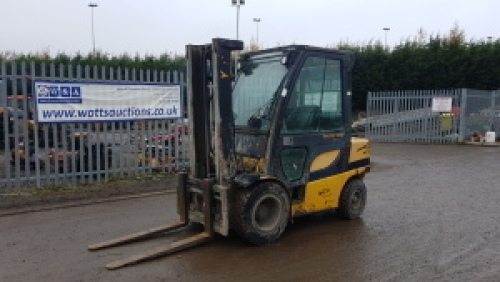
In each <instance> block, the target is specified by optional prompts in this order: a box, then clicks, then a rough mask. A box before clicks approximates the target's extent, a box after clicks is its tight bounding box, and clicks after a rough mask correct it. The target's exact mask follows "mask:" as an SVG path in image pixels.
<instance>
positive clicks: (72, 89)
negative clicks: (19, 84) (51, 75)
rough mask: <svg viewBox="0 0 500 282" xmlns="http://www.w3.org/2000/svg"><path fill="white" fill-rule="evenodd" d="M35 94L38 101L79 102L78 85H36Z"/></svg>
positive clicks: (79, 90) (79, 88)
mask: <svg viewBox="0 0 500 282" xmlns="http://www.w3.org/2000/svg"><path fill="white" fill-rule="evenodd" d="M36 95H37V98H38V102H39V103H49V104H50V103H79V104H80V103H81V102H82V99H81V98H82V89H81V87H80V86H65V85H64V86H58V85H50V84H49V85H47V84H41V85H37V89H36Z"/></svg>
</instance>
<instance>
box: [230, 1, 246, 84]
mask: <svg viewBox="0 0 500 282" xmlns="http://www.w3.org/2000/svg"><path fill="white" fill-rule="evenodd" d="M231 3H233V6H236V40H239V39H240V6H241V5H245V0H231ZM236 57H237V56H236ZM236 60H237V59H236V58H235V62H234V75H235V76H236V74H237V73H238V64H237V63H236Z"/></svg>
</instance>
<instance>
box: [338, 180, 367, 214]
mask: <svg viewBox="0 0 500 282" xmlns="http://www.w3.org/2000/svg"><path fill="white" fill-rule="evenodd" d="M365 205H366V187H365V184H364V183H363V181H362V180H361V179H354V180H352V181H350V182H349V183H348V184H347V186H346V187H344V189H343V191H342V193H341V194H340V200H339V207H338V209H337V213H338V214H339V215H340V216H341V217H342V218H344V219H348V220H352V219H357V218H359V217H360V216H361V214H362V213H363V211H364V210H365Z"/></svg>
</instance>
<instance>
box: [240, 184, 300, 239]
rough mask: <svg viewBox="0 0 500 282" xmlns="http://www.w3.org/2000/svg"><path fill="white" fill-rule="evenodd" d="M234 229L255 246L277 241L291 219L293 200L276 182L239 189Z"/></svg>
mask: <svg viewBox="0 0 500 282" xmlns="http://www.w3.org/2000/svg"><path fill="white" fill-rule="evenodd" d="M235 209H236V211H235V213H234V214H233V215H234V216H235V217H236V218H235V220H234V222H235V223H236V224H235V225H236V226H235V229H236V231H237V232H238V234H239V235H240V236H241V237H242V238H243V239H245V240H247V241H248V242H250V243H251V244H254V245H264V244H269V243H272V242H273V241H275V240H277V239H278V238H279V237H280V236H281V234H282V233H283V231H284V230H285V227H286V226H287V224H288V220H289V218H290V199H289V197H288V194H287V193H286V191H285V190H284V189H283V188H282V187H281V186H280V185H279V184H277V183H273V182H263V183H260V184H258V185H257V187H255V189H245V190H242V191H239V194H238V195H237V201H236V205H235Z"/></svg>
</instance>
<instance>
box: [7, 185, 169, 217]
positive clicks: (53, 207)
mask: <svg viewBox="0 0 500 282" xmlns="http://www.w3.org/2000/svg"><path fill="white" fill-rule="evenodd" d="M171 193H175V190H167V191H159V192H149V193H142V194H135V195H126V196H115V197H110V198H106V199H94V200H86V201H75V202H70V203H62V204H52V205H47V206H42V207H34V208H19V209H12V210H7V211H0V217H4V216H11V215H18V214H25V213H31V212H43V211H51V210H56V209H65V208H72V207H79V206H88V205H95V204H101V203H107V202H117V201H124V200H131V199H137V198H145V197H153V196H159V195H164V194H171Z"/></svg>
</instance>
